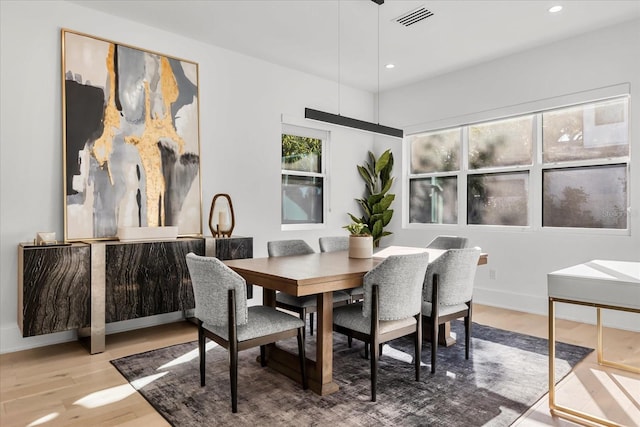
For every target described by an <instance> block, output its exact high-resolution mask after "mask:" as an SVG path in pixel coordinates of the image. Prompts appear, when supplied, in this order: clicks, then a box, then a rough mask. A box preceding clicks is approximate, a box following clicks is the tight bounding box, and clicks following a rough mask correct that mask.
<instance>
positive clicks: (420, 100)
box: [380, 20, 640, 330]
mask: <svg viewBox="0 0 640 427" xmlns="http://www.w3.org/2000/svg"><path fill="white" fill-rule="evenodd" d="M638 52H640V21H638V20H636V21H632V22H628V23H626V24H622V25H617V26H616V27H611V28H608V29H604V30H601V31H597V32H593V33H588V34H584V35H582V36H579V37H575V38H571V39H567V40H564V41H561V42H558V43H554V44H550V45H547V46H543V47H540V48H536V49H532V50H528V51H525V52H521V53H519V54H516V55H512V56H509V57H505V58H502V59H499V60H496V61H492V62H488V63H485V64H482V65H478V66H475V67H472V68H468V69H464V70H461V71H458V72H454V73H450V74H446V75H443V76H440V77H437V78H432V79H428V80H425V81H422V82H420V83H417V84H414V85H410V86H406V87H403V88H401V89H397V90H393V91H389V92H387V93H384V94H382V95H381V107H380V111H381V112H380V115H381V117H384V119H385V124H388V125H391V126H397V127H403V128H406V129H413V130H414V131H416V130H419V129H421V128H422V130H427V129H429V128H430V126H433V128H438V126H439V125H442V124H443V123H449V125H453V124H454V123H455V122H456V120H460V121H459V122H458V124H460V123H465V120H468V119H469V118H474V119H478V118H484V119H487V118H491V117H495V114H500V111H504V110H513V109H517V108H518V106H521V105H522V104H526V103H531V102H534V101H538V100H546V99H548V98H555V97H560V96H564V95H568V94H574V96H579V95H580V93H581V92H585V91H592V90H594V89H598V88H605V87H609V86H613V85H618V84H621V83H629V84H630V87H631V101H630V104H629V105H630V114H629V116H630V118H631V120H630V123H631V151H632V154H633V158H632V164H631V167H630V169H631V175H630V177H629V180H628V184H629V191H630V197H631V204H632V206H633V208H634V210H633V211H632V212H631V213H630V224H631V234H630V235H624V236H620V235H606V234H605V235H602V234H596V233H588V234H585V233H576V232H570V231H567V232H551V231H549V230H537V231H535V230H527V231H517V230H515V231H496V230H495V229H492V230H487V229H486V228H485V229H483V228H482V227H467V226H460V227H457V226H456V227H451V226H444V227H443V226H425V227H423V228H422V229H419V230H416V229H405V230H402V229H400V221H399V219H398V220H397V221H395V223H394V226H395V228H396V230H395V232H396V234H395V236H394V237H395V239H396V240H398V241H402V242H403V243H405V244H416V245H421V244H424V243H425V242H428V241H429V240H430V239H431V238H432V237H433V236H435V235H436V234H461V235H465V236H468V237H469V238H470V239H471V242H472V244H473V245H478V246H481V247H482V249H483V250H484V251H486V252H488V253H489V264H488V265H487V266H483V267H480V268H479V269H478V273H477V276H476V292H475V297H474V299H475V301H477V302H480V303H483V304H488V305H495V306H500V307H506V308H512V309H516V310H521V311H527V312H534V313H540V314H546V312H547V288H546V286H547V282H546V274H547V273H548V272H551V271H554V270H557V269H560V268H563V267H566V266H570V265H573V264H577V263H582V262H585V261H588V260H591V259H618V260H630V261H640V232H639V231H640V215H639V213H638V212H639V209H640V185H638V184H639V183H640V123H639V120H638V119H639V117H640V104H638V99H640V55H638ZM400 154H401V153H400V151H397V152H396V156H397V157H399V156H400ZM398 192H400V190H398ZM490 270H493V271H494V272H495V276H496V278H495V280H490V279H489V271H490ZM638 298H640V294H639V295H638ZM557 313H558V315H559V316H561V317H567V318H572V319H577V320H580V321H584V322H587V323H594V322H595V310H594V309H590V308H583V307H576V306H568V305H566V304H559V305H558V310H557ZM604 321H605V325H611V326H617V327H621V328H626V329H632V330H639V329H640V321H639V320H638V316H637V315H631V314H628V313H624V314H623V313H620V312H606V313H605V314H604Z"/></svg>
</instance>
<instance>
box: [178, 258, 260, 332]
mask: <svg viewBox="0 0 640 427" xmlns="http://www.w3.org/2000/svg"><path fill="white" fill-rule="evenodd" d="M187 267H188V268H189V274H190V275H191V284H192V286H193V295H194V297H195V301H196V309H195V316H196V318H198V319H200V320H202V322H203V323H205V324H210V325H215V326H224V325H227V323H228V322H229V316H228V302H227V301H228V294H229V289H234V290H235V293H236V323H237V324H238V325H244V324H246V323H247V321H248V320H247V319H248V310H247V296H246V292H247V290H246V289H247V287H246V282H245V280H244V279H243V278H242V277H241V276H240V275H239V274H238V273H236V272H235V271H233V270H231V269H230V268H229V267H227V266H226V265H224V264H223V263H222V261H220V260H219V259H218V258H212V257H204V256H199V255H196V254H194V253H192V252H191V253H189V254H187Z"/></svg>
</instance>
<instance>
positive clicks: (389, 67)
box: [384, 64, 396, 69]
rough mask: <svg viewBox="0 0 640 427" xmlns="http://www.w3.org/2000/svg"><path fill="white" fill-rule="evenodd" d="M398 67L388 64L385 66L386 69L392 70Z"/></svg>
mask: <svg viewBox="0 0 640 427" xmlns="http://www.w3.org/2000/svg"><path fill="white" fill-rule="evenodd" d="M395 67H396V66H395V65H394V64H387V65H385V66H384V68H388V69H392V68H395Z"/></svg>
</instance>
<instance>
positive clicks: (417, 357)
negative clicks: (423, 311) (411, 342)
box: [413, 315, 422, 381]
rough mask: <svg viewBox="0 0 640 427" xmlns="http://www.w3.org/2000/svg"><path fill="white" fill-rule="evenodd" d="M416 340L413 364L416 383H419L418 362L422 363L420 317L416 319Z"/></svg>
mask: <svg viewBox="0 0 640 427" xmlns="http://www.w3.org/2000/svg"><path fill="white" fill-rule="evenodd" d="M416 319H417V324H416V339H415V352H414V353H415V354H414V356H413V357H414V360H413V362H414V364H415V368H416V381H420V362H421V361H422V315H419V316H417V317H416Z"/></svg>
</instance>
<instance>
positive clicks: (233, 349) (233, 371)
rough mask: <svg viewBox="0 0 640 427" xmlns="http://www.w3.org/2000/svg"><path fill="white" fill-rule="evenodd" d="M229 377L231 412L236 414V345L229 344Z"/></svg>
mask: <svg viewBox="0 0 640 427" xmlns="http://www.w3.org/2000/svg"><path fill="white" fill-rule="evenodd" d="M229 358H230V359H231V360H230V364H229V376H230V377H231V378H230V380H231V412H233V413H236V412H238V345H237V344H236V343H233V342H232V343H229Z"/></svg>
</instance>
